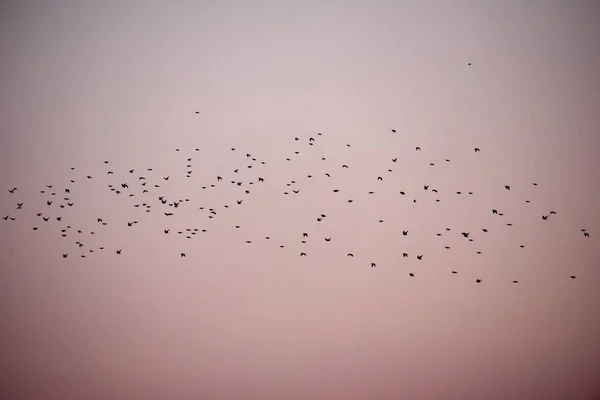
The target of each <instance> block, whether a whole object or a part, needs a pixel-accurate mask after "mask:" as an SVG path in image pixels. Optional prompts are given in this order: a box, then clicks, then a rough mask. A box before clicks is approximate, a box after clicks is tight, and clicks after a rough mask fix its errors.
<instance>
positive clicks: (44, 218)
mask: <svg viewBox="0 0 600 400" xmlns="http://www.w3.org/2000/svg"><path fill="white" fill-rule="evenodd" d="M42 219H43V220H44V221H46V222H48V220H49V219H50V217H42Z"/></svg>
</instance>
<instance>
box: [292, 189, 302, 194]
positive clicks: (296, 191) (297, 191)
mask: <svg viewBox="0 0 600 400" xmlns="http://www.w3.org/2000/svg"><path fill="white" fill-rule="evenodd" d="M292 192H294V193H296V194H298V193H300V191H299V190H293V189H292Z"/></svg>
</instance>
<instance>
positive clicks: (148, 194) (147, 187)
mask: <svg viewBox="0 0 600 400" xmlns="http://www.w3.org/2000/svg"><path fill="white" fill-rule="evenodd" d="M391 134H392V135H395V134H396V130H395V129H392V130H391ZM321 135H322V134H321V133H320V132H319V133H317V136H316V137H318V136H321ZM305 140H306V139H305ZM294 141H295V142H299V141H301V139H300V138H299V137H295V138H294ZM306 142H307V143H308V145H309V146H313V145H315V143H317V139H316V138H315V137H308V138H307V140H306ZM346 146H347V147H350V146H351V145H350V144H346ZM473 150H474V152H475V153H479V152H480V148H478V147H475V148H474V149H473ZM175 151H176V152H179V151H180V149H179V148H177V149H175ZM194 151H195V152H198V151H199V149H198V148H196V149H194ZM230 151H232V152H236V151H237V150H236V148H231V149H230ZM415 151H421V148H420V147H419V146H416V147H415ZM294 153H295V154H299V152H298V151H297V150H296V151H295V152H294ZM242 154H243V153H242ZM192 159H193V158H192V157H186V173H185V177H186V178H191V177H192V174H193V169H192V164H191V163H192ZM321 160H323V161H324V160H326V158H325V157H322V158H321ZM245 161H246V165H245V167H246V168H247V169H251V168H253V167H254V166H255V165H257V166H258V165H265V164H266V162H265V161H257V159H256V158H255V157H253V156H252V155H251V154H249V153H246V154H245ZM286 161H288V162H289V161H292V159H291V158H286ZM397 161H398V158H397V157H395V158H392V159H391V162H392V163H396V162H397ZM445 161H446V162H448V163H449V162H450V160H449V159H446V160H445ZM104 164H105V168H106V170H105V174H106V175H108V176H116V175H115V171H114V170H112V169H111V166H110V162H109V161H104ZM430 165H434V164H433V163H431V164H430ZM339 168H340V169H348V168H349V166H348V165H347V164H341V165H340V166H339ZM70 169H71V171H72V172H73V171H75V167H71V168H70ZM152 171H153V169H152V168H148V169H146V170H145V172H148V173H151V172H152ZM388 171H390V172H391V169H389V170H388ZM232 172H233V176H238V177H239V176H240V175H239V173H240V168H237V169H234V170H233V171H232ZM322 174H323V175H322V176H323V177H325V178H331V176H332V173H330V172H328V171H323V172H322ZM144 175H145V173H140V171H139V170H138V169H135V168H132V169H129V170H128V171H127V172H125V176H126V177H127V178H129V179H126V178H121V179H120V181H118V183H116V182H115V183H111V184H109V185H108V188H109V189H110V191H112V192H113V193H114V194H116V195H122V196H124V197H128V198H132V199H133V203H134V204H132V205H133V207H135V208H141V209H144V210H145V212H146V213H150V212H152V210H153V209H152V204H151V201H152V200H154V201H157V203H156V204H157V205H158V206H159V207H164V208H166V209H165V210H162V215H163V216H164V224H165V226H164V228H162V232H163V234H165V235H169V234H171V230H172V227H169V218H170V217H172V216H173V215H175V213H176V211H178V210H180V209H181V208H186V207H188V206H187V203H189V202H190V199H189V198H183V199H177V200H170V199H169V196H168V195H167V194H165V193H156V192H160V191H161V190H163V189H162V188H161V185H160V183H166V182H168V181H169V178H170V176H168V175H167V176H161V177H158V178H157V179H158V182H152V183H150V182H149V180H148V179H146V177H145V176H144ZM312 177H313V175H310V174H309V175H307V178H309V179H310V178H312ZM85 179H87V180H91V179H93V177H92V176H91V175H85ZM132 180H133V181H135V182H136V183H135V184H134V183H133V182H132ZM223 180H224V178H223V176H221V175H217V176H215V177H214V181H213V183H210V184H206V185H204V186H201V188H202V189H203V190H209V189H210V188H215V187H216V185H219V184H222V181H223ZM376 180H377V181H381V182H383V176H377V178H376ZM127 181H129V182H127ZM265 182H266V180H265V179H264V178H263V177H261V176H258V175H255V176H253V178H252V180H250V181H246V182H244V181H243V180H238V179H232V180H230V183H231V184H232V185H234V187H236V188H239V190H240V194H242V193H243V195H248V194H250V189H251V186H252V185H254V184H256V185H262V184H265ZM295 184H296V181H294V180H292V181H289V182H287V183H286V185H287V186H288V187H290V189H284V192H283V193H284V194H285V195H294V194H299V193H300V189H294V185H295ZM130 185H131V187H130ZM532 185H533V186H537V185H538V184H537V183H536V182H533V183H532ZM76 188H77V182H76V180H75V179H70V182H69V184H67V185H66V186H63V187H61V188H60V189H58V188H55V186H54V185H46V186H45V187H44V188H42V190H41V191H40V192H41V194H44V195H45V196H47V198H45V199H44V201H45V207H46V211H44V212H37V213H36V215H37V217H39V218H40V221H41V223H40V224H39V226H38V225H36V226H33V227H32V229H33V230H34V231H38V230H39V229H40V227H41V226H43V225H44V224H46V223H48V222H49V221H50V220H51V219H55V220H56V221H57V222H62V221H63V215H62V214H67V213H66V211H67V210H69V209H70V208H71V207H73V206H74V205H75V202H74V201H73V200H72V199H71V197H70V196H71V191H72V190H76ZM504 189H505V190H507V191H510V190H511V186H510V185H505V186H504ZM331 190H332V192H333V193H339V192H340V190H339V189H335V188H331ZM423 190H424V191H430V192H433V193H437V192H438V190H437V189H435V188H430V186H429V185H423ZM8 192H9V193H10V194H11V195H12V196H15V197H16V198H17V201H16V205H15V211H14V212H9V213H7V214H5V215H4V216H3V217H2V219H3V220H4V221H9V222H10V221H16V220H18V219H19V214H20V213H21V212H22V211H21V210H24V207H25V204H24V201H20V200H18V197H19V190H18V188H17V187H13V188H10V189H8ZM57 192H63V194H64V196H63V197H62V200H58V201H57V200H56V199H58V193H57ZM398 193H399V195H401V196H407V192H405V191H399V192H398ZM467 193H468V194H469V195H473V192H467ZM374 194H375V192H374V191H369V192H368V195H374ZM456 194H459V195H460V194H462V192H460V191H459V192H456ZM138 198H141V200H140V201H139V202H138V201H137V199H138ZM346 201H347V202H348V203H352V202H353V201H354V200H353V199H346ZM412 201H413V202H414V203H416V202H417V199H416V198H415V199H413V200H412ZM436 201H437V202H439V201H440V200H439V198H438V199H436ZM526 202H528V203H529V200H526ZM243 204H244V200H243V199H241V198H238V199H236V200H235V206H238V207H243ZM223 208H225V209H228V208H229V205H228V204H225V205H223ZM198 209H199V210H200V211H202V212H204V213H205V214H206V217H207V218H210V219H212V218H215V217H217V215H218V213H217V210H215V209H214V208H207V209H205V208H204V207H202V206H200V207H198ZM490 212H491V213H492V214H493V215H498V216H500V217H501V216H503V215H504V214H503V213H502V212H500V211H498V210H497V209H491V210H490ZM555 214H557V213H556V212H555V211H549V212H548V213H547V214H543V215H541V216H540V218H541V219H542V220H544V221H545V220H548V218H549V217H550V216H551V215H555ZM326 218H327V215H326V214H324V213H323V214H320V215H318V216H317V217H316V221H317V222H322V221H324V220H325V219H326ZM95 220H96V223H97V224H98V225H100V226H105V225H107V222H105V221H104V218H102V217H95ZM379 222H383V220H379ZM126 223H127V226H128V227H132V226H134V225H136V224H138V220H133V221H127V222H126ZM506 225H507V226H512V223H506ZM235 228H236V229H239V228H241V226H240V225H235ZM450 230H451V229H450V228H446V231H450ZM73 231H76V232H77V235H75V236H79V237H85V236H83V234H84V232H83V231H82V230H81V229H74V228H72V226H71V225H62V226H61V227H60V234H61V236H62V237H63V238H68V237H71V236H72V232H73ZM199 232H207V230H206V229H199V228H185V230H179V231H177V233H178V234H179V235H185V237H186V238H187V239H191V238H192V237H193V236H194V235H196V234H198V233H199ZM481 232H482V233H483V234H486V233H488V229H486V228H482V229H481ZM89 234H90V235H95V232H94V231H90V232H89ZM460 234H461V236H462V237H463V238H464V239H466V240H468V241H471V242H472V241H473V238H472V237H471V236H470V235H471V233H470V232H460ZM581 234H582V236H583V237H585V238H589V237H590V234H589V232H587V230H586V229H581ZM402 235H403V236H408V235H409V231H408V230H403V231H402ZM441 235H442V234H441V233H437V236H441ZM308 236H309V233H308V232H301V242H302V243H306V239H307V238H308ZM323 239H324V241H325V242H326V243H328V242H330V241H331V239H332V238H331V237H324V238H323ZM264 240H272V239H271V237H270V236H266V237H265V238H264ZM66 243H69V242H68V241H67V242H66ZM246 243H247V244H251V243H252V240H246ZM71 245H74V246H75V247H76V249H78V250H80V251H82V252H83V253H80V254H79V256H80V257H82V258H85V257H86V254H87V255H89V254H90V253H93V252H94V250H99V251H103V250H105V248H104V246H100V247H98V248H96V249H93V248H89V249H87V252H85V249H84V248H85V247H86V245H85V243H84V242H83V241H82V240H75V241H72V242H71ZM279 247H280V248H284V247H285V245H283V244H280V245H279ZM520 247H522V248H523V247H525V246H524V245H521V246H520ZM445 248H446V249H449V248H450V247H449V246H445ZM113 251H114V252H115V254H116V255H120V254H122V249H120V248H116V249H114V250H113ZM477 253H478V254H481V252H480V251H478V252H477ZM69 254H71V253H70V252H69V251H65V252H63V253H62V257H63V258H67V257H69ZM299 255H300V257H306V256H307V252H306V251H301V252H300V253H299ZM179 256H180V257H181V258H185V257H186V253H185V252H183V251H182V252H180V254H179ZM423 256H424V255H423V254H415V257H416V259H417V260H422V259H423ZM347 257H354V254H353V253H352V252H348V253H347ZM402 257H403V258H408V257H409V254H408V253H406V252H403V253H402ZM368 266H370V267H371V268H374V267H377V264H376V263H375V262H370V263H369V265H368ZM457 273H458V271H456V270H452V271H451V274H457ZM408 276H410V277H412V278H414V277H415V273H414V272H408ZM570 278H571V279H576V276H574V275H571V276H570ZM475 282H477V283H481V282H482V279H481V278H477V279H476V280H475ZM512 282H513V283H515V284H516V283H518V281H517V280H513V281H512Z"/></svg>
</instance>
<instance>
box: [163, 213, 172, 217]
mask: <svg viewBox="0 0 600 400" xmlns="http://www.w3.org/2000/svg"><path fill="white" fill-rule="evenodd" d="M165 215H166V216H167V217H170V216H171V215H173V213H165Z"/></svg>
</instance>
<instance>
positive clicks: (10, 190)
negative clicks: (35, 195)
mask: <svg viewBox="0 0 600 400" xmlns="http://www.w3.org/2000/svg"><path fill="white" fill-rule="evenodd" d="M16 190H17V188H12V189H8V191H9V192H11V193H14V192H15V191H16Z"/></svg>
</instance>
